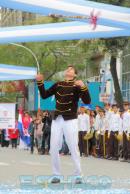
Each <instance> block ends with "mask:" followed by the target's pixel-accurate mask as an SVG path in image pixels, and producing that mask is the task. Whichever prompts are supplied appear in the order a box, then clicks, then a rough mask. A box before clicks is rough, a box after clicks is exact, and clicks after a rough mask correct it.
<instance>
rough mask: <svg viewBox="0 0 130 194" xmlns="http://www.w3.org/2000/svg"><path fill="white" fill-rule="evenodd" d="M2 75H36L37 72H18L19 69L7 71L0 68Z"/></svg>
mask: <svg viewBox="0 0 130 194" xmlns="http://www.w3.org/2000/svg"><path fill="white" fill-rule="evenodd" d="M0 73H7V74H9V75H11V74H16V75H36V71H32V70H28V71H27V70H20V69H19V70H18V69H6V68H1V67H0Z"/></svg>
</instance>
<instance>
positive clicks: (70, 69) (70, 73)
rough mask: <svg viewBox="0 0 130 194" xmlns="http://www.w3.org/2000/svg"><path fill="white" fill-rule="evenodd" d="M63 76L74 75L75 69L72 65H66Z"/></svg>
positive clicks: (71, 76) (72, 76)
mask: <svg viewBox="0 0 130 194" xmlns="http://www.w3.org/2000/svg"><path fill="white" fill-rule="evenodd" d="M65 77H70V78H72V79H73V78H74V77H75V70H74V68H73V67H68V68H67V69H66V71H65Z"/></svg>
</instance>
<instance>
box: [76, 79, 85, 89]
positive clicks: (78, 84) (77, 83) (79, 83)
mask: <svg viewBox="0 0 130 194" xmlns="http://www.w3.org/2000/svg"><path fill="white" fill-rule="evenodd" d="M75 85H77V86H80V87H81V88H82V87H84V86H85V84H84V83H83V81H82V80H77V81H75Z"/></svg>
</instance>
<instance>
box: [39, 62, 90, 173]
mask: <svg viewBox="0 0 130 194" xmlns="http://www.w3.org/2000/svg"><path fill="white" fill-rule="evenodd" d="M76 76H77V72H76V70H75V68H74V66H72V65H70V66H68V67H67V69H66V71H65V81H60V82H57V83H55V84H54V85H53V86H52V87H51V88H49V89H48V90H45V87H44V83H43V75H41V74H38V75H37V77H36V80H37V84H38V89H39V91H40V95H41V97H42V98H43V99H45V98H48V97H50V96H52V95H55V98H56V110H55V113H54V119H53V121H52V126H51V142H50V153H51V158H52V169H53V174H54V175H60V174H61V172H60V158H59V150H60V148H61V146H62V138H63V134H64V136H65V140H66V143H67V145H68V147H69V150H70V152H71V157H72V160H73V162H74V167H75V172H74V174H75V175H81V167H80V158H79V151H78V122H77V109H78V101H79V99H80V98H81V99H82V101H83V102H84V103H85V104H89V103H90V101H91V98H90V95H89V91H88V88H87V87H86V86H85V85H84V83H83V82H82V81H81V80H77V81H75V78H76Z"/></svg>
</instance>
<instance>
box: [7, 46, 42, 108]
mask: <svg viewBox="0 0 130 194" xmlns="http://www.w3.org/2000/svg"><path fill="white" fill-rule="evenodd" d="M10 44H11V45H14V46H18V47H21V48H24V49H26V50H27V51H28V52H29V53H31V55H32V56H33V57H34V59H35V61H36V65H37V73H40V65H39V62H38V59H37V57H36V55H35V54H34V52H33V51H32V50H31V49H30V48H28V47H26V46H23V45H21V44H17V43H10ZM39 108H40V93H39V91H38V109H39Z"/></svg>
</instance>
